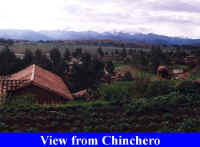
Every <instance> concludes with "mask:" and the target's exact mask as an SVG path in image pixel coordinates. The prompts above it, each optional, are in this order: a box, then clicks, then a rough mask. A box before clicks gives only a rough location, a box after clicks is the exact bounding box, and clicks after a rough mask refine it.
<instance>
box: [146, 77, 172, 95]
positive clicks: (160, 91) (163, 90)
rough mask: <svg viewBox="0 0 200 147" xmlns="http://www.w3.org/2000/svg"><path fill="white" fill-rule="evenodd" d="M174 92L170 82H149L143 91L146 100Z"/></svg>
mask: <svg viewBox="0 0 200 147" xmlns="http://www.w3.org/2000/svg"><path fill="white" fill-rule="evenodd" d="M173 91H175V86H174V84H173V83H172V82H171V81H163V80H162V81H153V82H149V84H148V87H147V89H146V91H145V97H146V98H152V97H156V96H161V95H167V94H169V93H171V92H173Z"/></svg>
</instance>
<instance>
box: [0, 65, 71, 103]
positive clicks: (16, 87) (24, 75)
mask: <svg viewBox="0 0 200 147" xmlns="http://www.w3.org/2000/svg"><path fill="white" fill-rule="evenodd" d="M0 91H1V92H0V94H1V95H8V94H9V95H11V98H12V97H15V98H20V96H25V95H33V96H34V98H35V101H36V103H37V104H63V103H66V102H67V101H69V100H73V97H72V94H71V92H70V91H69V89H68V87H67V86H66V84H65V83H64V81H63V80H62V79H61V78H60V77H59V76H57V75H56V74H54V73H51V72H49V71H47V70H45V69H43V68H41V67H39V66H37V65H31V66H29V67H27V68H26V69H24V70H21V71H19V72H18V73H15V74H13V75H11V76H9V77H8V78H7V79H6V80H2V81H1V86H0Z"/></svg>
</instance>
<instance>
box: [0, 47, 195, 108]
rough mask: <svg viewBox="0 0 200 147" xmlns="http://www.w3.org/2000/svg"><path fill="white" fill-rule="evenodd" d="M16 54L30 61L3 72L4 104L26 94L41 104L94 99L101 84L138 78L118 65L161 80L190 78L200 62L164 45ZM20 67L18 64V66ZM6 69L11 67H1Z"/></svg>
mask: <svg viewBox="0 0 200 147" xmlns="http://www.w3.org/2000/svg"><path fill="white" fill-rule="evenodd" d="M5 50H6V51H5V54H6V52H8V54H9V53H10V54H12V53H11V51H10V50H9V47H7V48H6V49H5ZM42 54H43V55H42ZM13 56H15V57H16V58H17V59H19V60H20V62H21V61H24V62H26V64H25V66H23V68H21V69H20V68H19V69H20V70H18V71H16V72H9V71H8V72H7V73H8V74H6V73H4V74H3V72H1V74H2V75H1V80H0V83H1V85H0V96H1V103H5V102H6V99H7V98H8V97H13V98H18V97H20V96H26V95H32V96H34V97H35V98H36V103H37V104H63V103H66V102H67V101H70V100H75V99H84V100H90V99H92V98H93V97H95V94H96V91H97V88H98V85H99V84H100V83H107V84H110V83H112V82H115V81H134V79H135V77H134V75H133V74H132V73H131V72H121V71H120V70H118V69H117V68H116V64H123V65H130V64H131V65H133V66H135V67H138V68H141V69H142V68H143V69H144V71H145V70H146V71H148V72H152V73H153V74H155V75H157V76H158V77H160V80H163V79H167V80H171V79H175V80H178V79H184V78H188V73H189V72H192V71H195V67H196V66H197V64H198V58H197V57H196V53H193V54H191V53H190V54H188V53H186V52H184V51H180V50H177V51H176V52H163V51H162V50H161V48H160V47H154V48H152V49H151V51H149V52H144V51H137V50H132V49H127V48H126V46H125V45H124V44H122V45H121V50H112V52H110V51H105V50H103V48H102V47H99V48H98V50H97V54H96V55H95V56H94V55H91V54H90V53H88V52H84V49H82V48H77V49H76V50H75V51H74V52H70V50H69V49H66V50H65V53H64V55H61V53H60V52H59V50H58V49H56V48H55V49H53V50H52V51H50V52H47V53H45V54H44V53H42V52H41V51H40V50H37V51H36V52H35V55H33V53H32V52H31V51H29V50H27V51H26V52H25V53H15V54H14V55H13ZM43 57H44V58H43ZM13 58H14V57H13ZM35 59H36V60H35ZM61 59H62V60H61ZM2 60H3V59H2ZM19 60H16V61H19ZM39 60H41V61H39ZM58 63H59V64H58ZM173 65H179V66H177V67H176V66H173ZM180 65H183V66H184V68H183V67H181V66H180ZM8 66H9V64H8ZM17 66H18V65H17V64H16V66H15V67H17ZM15 67H12V68H15ZM185 67H188V68H185ZM3 69H7V68H6V67H4V68H2V69H1V70H3ZM13 71H15V70H13Z"/></svg>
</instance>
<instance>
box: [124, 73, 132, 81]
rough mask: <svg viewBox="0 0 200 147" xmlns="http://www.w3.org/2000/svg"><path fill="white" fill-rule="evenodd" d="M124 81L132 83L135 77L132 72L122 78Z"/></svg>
mask: <svg viewBox="0 0 200 147" xmlns="http://www.w3.org/2000/svg"><path fill="white" fill-rule="evenodd" d="M122 80H123V81H132V80H133V77H132V74H131V73H130V72H126V73H125V74H124V76H123V78H122Z"/></svg>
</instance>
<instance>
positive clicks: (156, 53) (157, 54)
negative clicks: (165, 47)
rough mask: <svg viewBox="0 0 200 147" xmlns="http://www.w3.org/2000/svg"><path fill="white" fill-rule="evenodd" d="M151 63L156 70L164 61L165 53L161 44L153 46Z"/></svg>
mask: <svg viewBox="0 0 200 147" xmlns="http://www.w3.org/2000/svg"><path fill="white" fill-rule="evenodd" d="M150 60H151V64H152V67H153V71H154V72H156V71H157V68H158V66H159V65H160V64H163V63H164V60H165V55H164V53H163V52H162V50H161V48H160V46H153V47H152V50H151V59H150Z"/></svg>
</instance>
